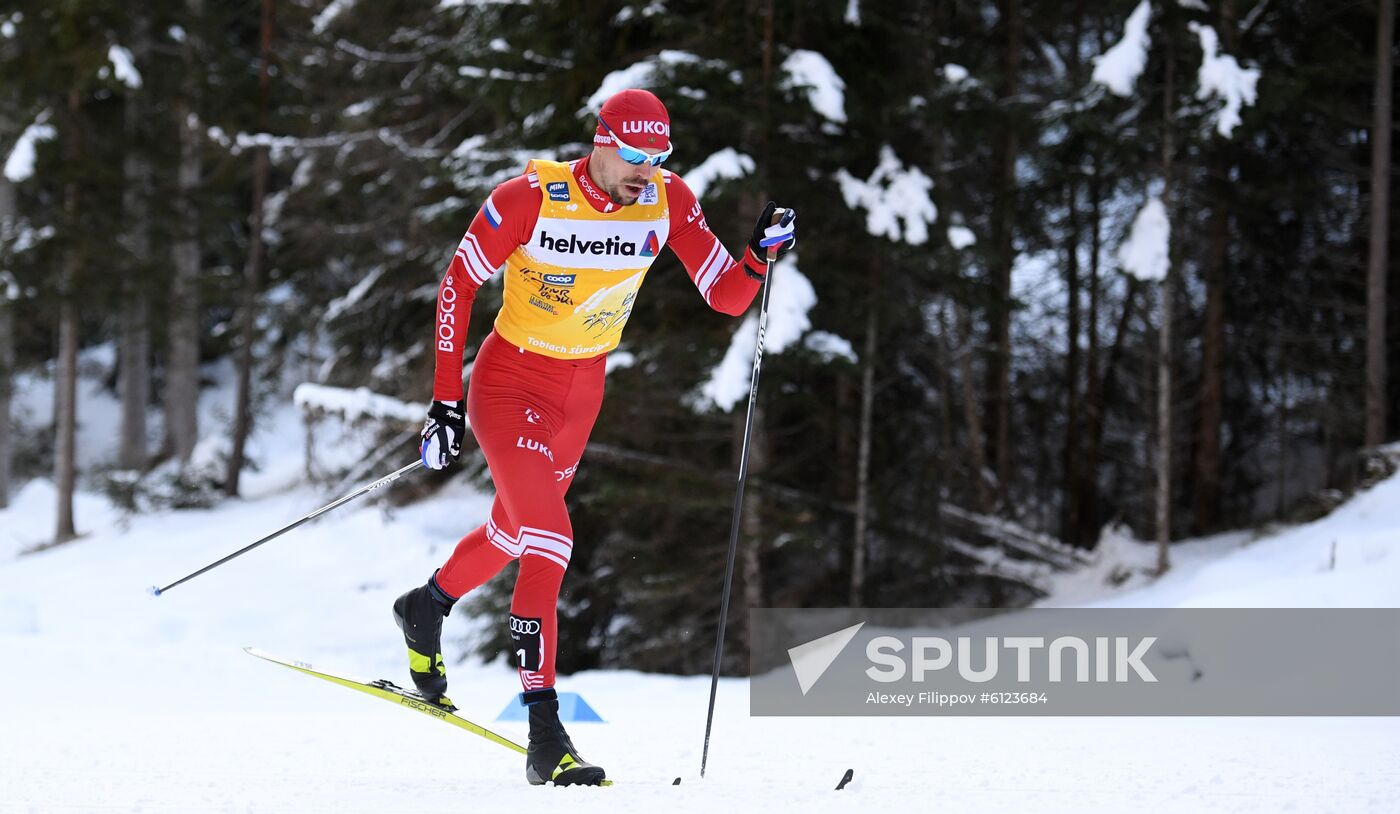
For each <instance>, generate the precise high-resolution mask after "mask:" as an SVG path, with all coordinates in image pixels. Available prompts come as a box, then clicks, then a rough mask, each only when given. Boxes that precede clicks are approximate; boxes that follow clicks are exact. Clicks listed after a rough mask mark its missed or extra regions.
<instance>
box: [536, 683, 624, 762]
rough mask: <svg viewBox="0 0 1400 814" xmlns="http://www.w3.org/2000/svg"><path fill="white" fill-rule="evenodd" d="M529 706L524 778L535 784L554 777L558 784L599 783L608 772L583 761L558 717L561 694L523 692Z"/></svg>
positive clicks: (551, 690) (546, 691) (539, 691)
mask: <svg viewBox="0 0 1400 814" xmlns="http://www.w3.org/2000/svg"><path fill="white" fill-rule="evenodd" d="M520 700H521V702H522V703H524V704H525V705H526V706H527V707H528V708H529V710H530V745H529V748H528V750H527V752H526V755H525V779H526V780H528V781H530V785H532V786H542V785H544V784H545V783H547V782H549V781H554V785H556V786H597V785H600V784H602V782H603V779H604V778H605V777H606V776H607V773H606V772H604V771H603V769H602V767H600V766H594V765H592V764H591V763H588V762H586V761H584V759H583V758H582V757H580V756H579V753H578V750H577V749H575V748H574V742H573V741H572V740H570V739H569V733H568V732H565V731H564V724H563V723H561V722H560V721H559V697H558V695H556V694H555V692H554V690H553V689H552V688H551V689H547V690H533V691H531V692H526V693H521V695H520Z"/></svg>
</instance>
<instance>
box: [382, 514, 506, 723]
mask: <svg viewBox="0 0 1400 814" xmlns="http://www.w3.org/2000/svg"><path fill="white" fill-rule="evenodd" d="M492 515H493V517H494V518H496V520H495V522H505V509H504V508H503V507H502V506H501V504H500V501H499V500H497V501H496V503H495V505H494V506H493V507H492ZM510 561H511V556H510V555H509V554H507V553H506V552H504V551H502V550H501V549H499V548H497V547H496V546H494V545H491V544H490V542H489V541H488V540H487V537H486V526H484V525H483V526H478V527H477V528H476V529H473V530H472V531H471V532H470V533H468V534H467V536H465V537H463V538H462V540H461V542H459V543H457V547H456V548H455V549H454V550H453V552H452V556H451V557H449V558H448V560H447V562H446V563H444V564H443V566H442V567H441V568H439V569H438V570H437V571H435V572H434V573H433V575H432V576H431V577H429V578H428V581H427V583H426V584H424V585H421V586H419V587H417V588H414V589H413V590H411V591H408V592H407V593H405V594H403V595H402V596H400V597H399V598H398V599H397V600H395V601H394V621H395V623H397V624H398V626H399V629H400V630H402V631H403V636H404V643H405V644H406V645H407V646H408V671H409V676H410V677H411V678H412V679H413V685H414V686H415V687H417V689H418V692H419V693H420V694H422V695H423V696H424V697H426V698H428V699H430V700H432V701H436V702H438V703H444V704H447V705H448V706H451V702H450V701H449V700H448V699H447V697H446V695H444V693H446V692H447V666H446V665H445V664H444V663H443V658H442V623H443V620H444V619H445V618H446V617H447V615H448V614H449V613H450V612H451V611H452V606H453V604H454V603H456V601H457V600H458V599H459V598H461V597H462V596H465V595H466V594H467V593H468V592H469V591H471V590H472V589H473V588H475V587H477V586H478V585H481V584H482V583H484V582H486V581H487V580H489V579H490V578H491V577H494V576H495V575H496V574H498V573H500V571H501V569H502V568H504V567H505V566H506V563H508V562H510Z"/></svg>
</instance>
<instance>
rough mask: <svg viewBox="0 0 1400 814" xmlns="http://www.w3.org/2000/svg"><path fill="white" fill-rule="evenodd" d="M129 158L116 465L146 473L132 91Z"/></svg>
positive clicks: (140, 122) (146, 391)
mask: <svg viewBox="0 0 1400 814" xmlns="http://www.w3.org/2000/svg"><path fill="white" fill-rule="evenodd" d="M143 20H144V17H143V16H142V15H137V22H136V31H135V32H134V34H133V36H134V39H133V42H132V47H133V48H134V49H135V50H134V53H133V57H134V58H135V60H136V63H137V65H138V67H144V68H145V69H147V70H149V67H150V66H149V63H148V61H147V59H146V56H147V53H148V51H149V42H148V38H147V37H146V35H145V25H144V22H143ZM125 104H126V110H125V117H126V135H127V154H126V160H125V162H124V167H123V174H124V175H125V181H126V186H125V189H124V190H123V193H122V214H123V216H124V217H125V219H126V229H125V231H126V235H125V238H126V239H125V240H124V241H123V243H124V244H125V249H126V251H127V254H128V255H129V260H130V264H129V265H128V267H127V273H126V275H125V279H124V280H123V281H122V300H123V308H122V312H121V317H120V323H121V330H120V338H119V340H118V342H117V370H118V375H117V391H118V393H119V394H120V397H121V405H122V406H121V429H120V430H119V432H118V444H117V466H119V467H121V468H122V469H137V470H144V469H145V468H146V465H147V463H148V458H147V450H146V412H147V409H148V408H149V406H150V392H151V366H150V359H151V331H150V327H149V319H148V316H147V305H146V298H147V291H148V287H147V284H146V278H147V276H148V275H149V274H150V269H151V265H152V264H151V256H150V255H151V239H150V229H151V219H150V205H149V204H150V195H151V187H152V182H151V177H152V174H153V173H152V168H151V162H150V160H149V159H148V158H147V157H146V155H145V153H144V145H143V141H144V139H143V138H142V131H143V129H144V124H145V121H146V119H147V117H148V116H149V112H148V105H146V104H145V95H144V91H143V90H142V89H140V88H132V89H128V91H127V94H126V100H125Z"/></svg>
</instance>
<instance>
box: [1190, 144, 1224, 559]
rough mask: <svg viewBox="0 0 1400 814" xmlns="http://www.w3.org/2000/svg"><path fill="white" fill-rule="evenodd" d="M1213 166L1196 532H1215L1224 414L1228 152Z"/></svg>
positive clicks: (1221, 149)
mask: <svg viewBox="0 0 1400 814" xmlns="http://www.w3.org/2000/svg"><path fill="white" fill-rule="evenodd" d="M1216 149H1217V152H1216V155H1215V157H1214V159H1213V161H1212V165H1211V172H1210V175H1211V190H1212V195H1211V197H1212V198H1213V199H1214V203H1213V206H1212V207H1211V213H1210V223H1209V224H1208V225H1207V227H1206V229H1207V233H1208V235H1209V236H1208V238H1207V239H1208V241H1209V248H1208V249H1207V252H1206V268H1205V284H1206V315H1205V325H1204V329H1203V331H1202V335H1201V408H1200V409H1201V430H1200V435H1199V437H1198V438H1197V443H1196V478H1195V484H1194V491H1195V501H1194V504H1195V505H1194V511H1193V512H1192V515H1193V517H1194V518H1195V532H1196V533H1197V534H1206V533H1207V532H1209V531H1212V530H1214V529H1215V527H1216V525H1217V524H1218V522H1219V514H1220V467H1221V459H1220V427H1221V419H1222V416H1223V414H1224V406H1223V405H1224V397H1225V396H1224V365H1225V264H1226V260H1227V258H1228V256H1229V246H1228V241H1229V238H1230V210H1229V204H1228V201H1227V198H1228V195H1229V189H1228V187H1227V184H1228V183H1229V181H1228V178H1227V176H1228V173H1229V158H1228V155H1229V153H1228V150H1229V148H1228V147H1227V146H1225V145H1218V146H1217V148H1216Z"/></svg>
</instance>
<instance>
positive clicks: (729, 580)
mask: <svg viewBox="0 0 1400 814" xmlns="http://www.w3.org/2000/svg"><path fill="white" fill-rule="evenodd" d="M792 218H793V212H792V210H783V209H779V210H777V211H775V212H774V213H773V223H775V224H776V223H779V222H780V221H781V222H784V223H790V222H791V221H792ZM783 242H784V241H781V240H780V241H778V242H777V243H775V244H774V245H772V246H769V247H768V256H767V257H766V258H764V259H765V260H766V261H767V262H766V264H765V265H766V267H767V270H766V272H765V273H764V275H763V299H762V304H761V305H759V308H758V341H757V342H756V343H754V348H753V373H752V374H751V375H750V378H749V408H748V413H747V414H746V415H745V416H744V443H743V446H742V447H741V449H740V452H739V483H738V486H737V487H736V488H735V490H734V514H733V520H732V522H731V523H730V525H729V558H728V560H726V561H725V565H724V591H723V593H722V594H721V596H720V600H719V634H718V635H717V636H716V637H715V663H714V668H713V669H712V670H711V671H710V708H709V711H708V712H706V713H705V748H704V749H703V750H702V751H701V752H700V776H701V777H704V776H705V764H706V762H708V760H709V757H710V727H711V726H712V725H713V724H714V720H715V692H716V691H717V690H718V689H719V663H720V660H721V659H722V658H724V626H725V623H726V622H727V621H728V620H729V589H730V587H731V586H732V585H733V583H734V560H735V558H736V557H737V556H738V553H739V519H740V515H741V514H742V511H743V507H744V479H745V478H747V477H748V474H749V440H750V438H751V437H752V436H753V415H754V410H755V409H756V407H757V405H758V373H759V368H760V367H761V366H762V364H763V332H764V330H765V329H766V328H767V327H768V295H769V291H770V289H771V288H772V287H771V286H770V285H769V278H770V277H772V276H773V261H774V260H776V259H777V253H778V247H779V246H781V245H782V243H783Z"/></svg>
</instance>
